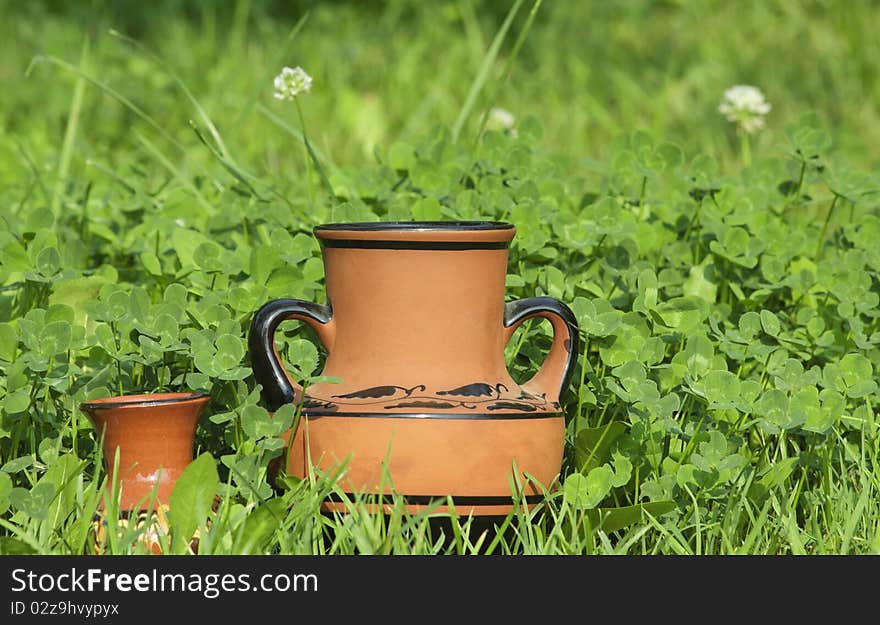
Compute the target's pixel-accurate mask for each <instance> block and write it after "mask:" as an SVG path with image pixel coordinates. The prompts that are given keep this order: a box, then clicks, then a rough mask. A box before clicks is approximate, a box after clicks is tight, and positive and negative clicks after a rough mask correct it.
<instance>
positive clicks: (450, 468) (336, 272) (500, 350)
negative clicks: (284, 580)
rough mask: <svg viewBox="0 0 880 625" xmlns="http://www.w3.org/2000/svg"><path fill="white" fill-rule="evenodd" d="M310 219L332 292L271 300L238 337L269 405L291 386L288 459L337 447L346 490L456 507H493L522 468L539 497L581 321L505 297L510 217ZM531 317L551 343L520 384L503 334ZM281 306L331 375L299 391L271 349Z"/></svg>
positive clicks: (529, 494) (559, 441)
mask: <svg viewBox="0 0 880 625" xmlns="http://www.w3.org/2000/svg"><path fill="white" fill-rule="evenodd" d="M314 232H315V235H316V237H317V238H318V240H319V241H320V243H321V247H322V252H323V260H324V268H325V277H326V289H327V300H328V302H329V303H328V304H327V305H320V304H315V303H311V302H305V301H301V300H295V299H283V300H277V301H273V302H270V303H268V304H266V305H265V306H263V307H262V308H261V309H260V310H259V311H257V313H256V315H255V317H254V319H253V323H252V325H251V329H250V333H249V337H248V338H249V349H250V355H251V361H252V365H253V370H254V376H255V378H256V380H257V382H259V383H260V384H261V385H262V398H263V401H264V403H265V405H266V407H267V408H268V409H269V410H270V411H274V410H277V409H278V408H279V407H280V406H282V405H284V404H286V403H289V402H302V415H303V417H304V418H303V419H301V422H300V423H301V425H300V427H299V429H298V431H297V432H296V433H295V436H294V437H293V440H292V442H291V443H290V449H289V453H288V467H287V468H288V472H290V473H292V474H295V475H299V476H302V475H304V474H305V473H306V471H307V469H308V467H307V464H306V463H307V462H309V461H311V462H312V463H313V465H314V466H315V467H317V468H318V469H319V470H321V471H330V470H333V469H334V468H336V467H338V466H340V463H343V462H344V463H346V464H345V468H344V471H345V472H344V475H343V477H342V478H341V481H340V484H341V485H342V487H343V489H344V490H346V491H351V492H355V491H358V492H368V493H376V494H379V495H382V496H384V495H386V494H387V493H390V492H391V491H392V488H393V491H394V492H396V493H399V494H402V495H404V497H405V501H406V503H407V506H408V508H409V509H410V510H411V511H416V510H420V509H422V507H423V506H425V505H427V504H429V503H431V502H435V503H436V500H437V499H438V498H440V499H441V500H445V498H446V497H447V496H450V495H451V496H452V497H453V502H454V504H455V508H456V510H457V511H458V512H459V513H463V514H468V513H470V514H474V515H489V514H492V515H494V514H503V513H505V512H507V511H509V510H510V509H511V506H512V504H513V501H514V500H513V499H512V494H513V491H512V485H514V484H517V483H519V484H520V485H521V487H522V492H521V493H520V494H521V495H522V496H523V497H524V499H525V502H527V503H528V502H531V503H534V502H536V501H538V500H540V499H541V497H542V490H541V488H542V486H543V487H550V486H551V485H552V483H553V482H554V480H555V479H556V478H557V476H558V474H559V471H560V468H561V464H562V453H563V445H564V430H565V420H564V416H563V414H562V411H561V408H560V404H559V398H560V394H561V393H562V392H563V390H564V389H565V387H566V385H567V383H568V380H569V377H570V375H571V372H572V369H573V365H574V363H575V361H576V359H577V353H578V330H577V323H576V321H575V318H574V315H573V314H572V312H571V310H570V309H569V308H568V307H567V306H566V305H565V304H563V303H561V302H559V301H557V300H555V299H553V298H550V297H535V298H529V299H523V300H518V301H514V302H509V303H507V304H505V302H504V285H505V276H506V273H507V257H508V246H509V244H510V241H511V240H512V239H513V237H514V234H515V232H516V230H515V228H514V227H513V226H512V225H510V224H505V223H498V222H377V223H354V224H330V225H324V226H319V227H317V228H315V231H314ZM535 317H542V318H545V319H548V320H549V321H550V323H551V324H552V327H553V334H554V338H553V344H552V347H551V348H550V352H549V354H548V356H547V358H546V360H545V362H544V363H543V365H542V366H541V367H540V369H539V371H538V372H537V373H536V374H535V375H534V377H532V378H531V379H530V380H529V381H527V382H525V383H523V384H517V383H516V382H514V380H513V379H512V378H511V376H510V374H509V373H508V371H507V368H506V365H505V361H504V348H505V345H506V344H507V342H508V341H509V340H510V338H511V336H512V335H513V333H514V331H515V330H516V329H517V328H518V327H519V326H520V325H521V324H522V323H523V322H524V321H526V320H527V319H532V318H535ZM286 319H297V320H300V321H303V322H305V323H306V324H307V325H309V326H310V327H311V328H312V329H313V330H314V331H315V333H316V334H317V336H318V338H319V339H320V341H321V342H322V343H323V345H324V347H325V348H326V351H327V358H326V363H325V367H324V370H323V375H325V376H334V377H337V378H340V379H341V380H342V382H341V383H338V384H334V383H323V382H322V383H320V384H314V385H312V386H310V387H309V388H308V390H307V393H306V394H305V395H303V389H302V387H301V386H300V385H299V384H297V383H296V382H294V381H292V380H291V379H290V378H289V376H288V375H287V373H286V372H285V369H284V368H283V367H282V365H281V362H280V359H279V357H278V353H277V351H276V349H275V344H274V340H273V336H274V333H275V331H276V329H277V327H278V325H279V323H281V322H282V321H284V320H286ZM383 467H386V468H387V472H386V471H385V469H384V468H383ZM514 467H515V470H516V475H514V473H513V471H514ZM387 476H390V483H389V480H388V479H387ZM528 476H531V477H528ZM514 477H515V478H516V479H515V480H512V479H511V478H514ZM536 482H537V483H536ZM514 488H515V487H514ZM441 503H443V502H442V501H441ZM334 506H335V507H340V504H338V503H334V502H332V501H330V502H328V503H327V504H325V508H333V507H334ZM436 509H437V510H438V511H445V510H447V506H445V505H441V506H440V507H439V508H436Z"/></svg>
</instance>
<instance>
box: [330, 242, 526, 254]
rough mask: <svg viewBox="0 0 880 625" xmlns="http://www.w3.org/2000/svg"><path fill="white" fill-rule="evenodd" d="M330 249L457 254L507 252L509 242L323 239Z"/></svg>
mask: <svg viewBox="0 0 880 625" xmlns="http://www.w3.org/2000/svg"><path fill="white" fill-rule="evenodd" d="M321 245H322V246H324V247H329V248H344V249H356V250H429V251H441V252H456V251H469V250H506V249H507V248H508V246H509V245H510V243H509V242H508V241H384V240H371V239H321Z"/></svg>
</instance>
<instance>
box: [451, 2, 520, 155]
mask: <svg viewBox="0 0 880 625" xmlns="http://www.w3.org/2000/svg"><path fill="white" fill-rule="evenodd" d="M522 3H523V0H516V2H515V3H514V5H513V6H512V7H510V11H508V12H507V17H505V18H504V22H502V24H501V28H499V29H498V33H496V35H495V39H493V40H492V45H490V46H489V50H488V51H487V52H486V55H485V56H484V57H483V62H482V63H481V64H480V69H479V71H478V72H477V77H476V78H474V82H473V83H471V88H470V90H469V91H468V94H467V97H466V98H465V100H464V104H463V105H462V107H461V111H459V113H458V118H457V119H456V120H455V123H454V124H453V125H452V140H453V141H458V137H459V135H461V129H462V128H463V127H464V124H465V122H466V121H467V118H468V116H469V115H470V114H471V110H472V109H473V108H474V105H475V104H476V102H477V96H479V95H480V91H482V90H483V87H484V86H485V85H486V82H488V80H489V72H490V71H491V70H492V65H494V64H495V61H496V60H497V59H498V52H499V51H500V50H501V44H502V43H504V39H505V37H507V31H508V30H510V25H511V24H512V23H513V18H514V17H516V14H517V13H518V12H519V8H520V7H521V6H522Z"/></svg>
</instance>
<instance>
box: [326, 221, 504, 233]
mask: <svg viewBox="0 0 880 625" xmlns="http://www.w3.org/2000/svg"><path fill="white" fill-rule="evenodd" d="M513 227H514V226H513V224H510V223H507V222H504V221H455V220H450V221H357V222H348V223H344V222H343V223H329V224H321V225H320V226H315V228H314V230H313V232H314V233H315V235H318V236H320V233H321V232H387V231H402V232H469V231H475V230H476V231H486V230H512V229H513Z"/></svg>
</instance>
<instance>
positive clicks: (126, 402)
mask: <svg viewBox="0 0 880 625" xmlns="http://www.w3.org/2000/svg"><path fill="white" fill-rule="evenodd" d="M210 397H211V396H210V395H209V394H208V393H190V392H178V393H140V394H134V395H116V396H112V397H100V398H97V399H90V400H88V401H84V402H82V403H81V404H80V405H79V407H80V410H95V409H110V408H119V407H123V406H161V405H163V404H177V403H181V402H189V401H199V400H203V399H209V398H210Z"/></svg>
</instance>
